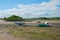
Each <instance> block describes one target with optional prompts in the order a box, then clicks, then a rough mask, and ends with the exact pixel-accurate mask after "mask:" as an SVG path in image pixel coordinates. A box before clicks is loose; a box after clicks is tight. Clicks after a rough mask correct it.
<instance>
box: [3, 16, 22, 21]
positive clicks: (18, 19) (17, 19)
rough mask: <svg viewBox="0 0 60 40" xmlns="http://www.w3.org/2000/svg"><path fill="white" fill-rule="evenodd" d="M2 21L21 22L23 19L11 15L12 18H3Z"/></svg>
mask: <svg viewBox="0 0 60 40" xmlns="http://www.w3.org/2000/svg"><path fill="white" fill-rule="evenodd" d="M4 20H7V21H21V20H23V18H22V17H19V16H16V15H12V16H9V17H8V18H6V17H4Z"/></svg>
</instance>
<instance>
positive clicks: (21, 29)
mask: <svg viewBox="0 0 60 40" xmlns="http://www.w3.org/2000/svg"><path fill="white" fill-rule="evenodd" d="M40 21H41V22H45V21H46V20H43V21H42V20H40ZM49 22H52V23H60V21H58V20H56V21H51V20H49ZM6 24H7V23H6ZM9 24H10V23H9ZM3 28H4V29H6V31H7V33H8V34H10V35H13V36H14V37H15V38H22V39H24V40H60V27H35V26H16V25H0V29H3ZM20 40H21V39H20Z"/></svg>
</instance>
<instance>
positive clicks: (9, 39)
mask: <svg viewBox="0 0 60 40" xmlns="http://www.w3.org/2000/svg"><path fill="white" fill-rule="evenodd" d="M0 40H24V39H22V38H16V37H14V36H12V35H10V34H8V33H7V31H6V29H0Z"/></svg>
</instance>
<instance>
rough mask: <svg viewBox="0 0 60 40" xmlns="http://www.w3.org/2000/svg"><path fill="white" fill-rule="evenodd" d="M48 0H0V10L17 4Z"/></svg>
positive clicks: (47, 0)
mask: <svg viewBox="0 0 60 40" xmlns="http://www.w3.org/2000/svg"><path fill="white" fill-rule="evenodd" d="M42 2H49V0H0V10H4V9H10V8H13V7H16V6H17V5H18V4H26V5H28V4H40V3H42Z"/></svg>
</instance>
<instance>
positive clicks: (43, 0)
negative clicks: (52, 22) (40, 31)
mask: <svg viewBox="0 0 60 40" xmlns="http://www.w3.org/2000/svg"><path fill="white" fill-rule="evenodd" d="M10 15H18V16H21V17H24V18H31V17H60V0H0V17H7V16H10Z"/></svg>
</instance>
